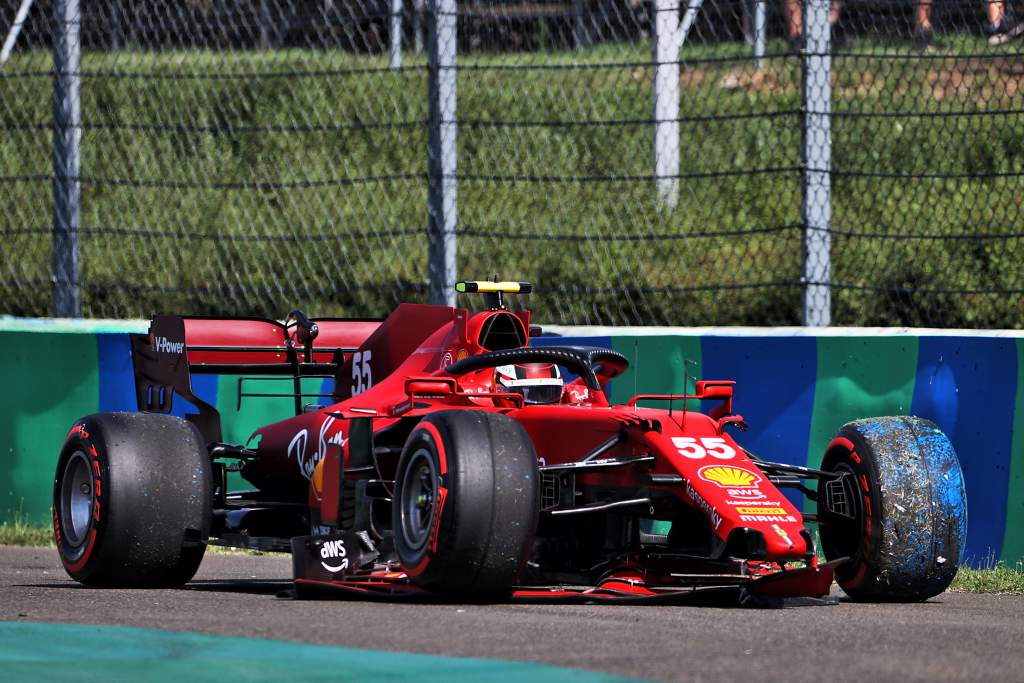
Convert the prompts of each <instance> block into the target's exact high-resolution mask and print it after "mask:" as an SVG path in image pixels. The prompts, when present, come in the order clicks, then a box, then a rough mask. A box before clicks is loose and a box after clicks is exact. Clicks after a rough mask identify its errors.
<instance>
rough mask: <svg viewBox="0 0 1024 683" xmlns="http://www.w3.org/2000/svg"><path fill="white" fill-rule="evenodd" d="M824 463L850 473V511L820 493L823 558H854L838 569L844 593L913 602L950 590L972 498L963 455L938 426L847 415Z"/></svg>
mask: <svg viewBox="0 0 1024 683" xmlns="http://www.w3.org/2000/svg"><path fill="white" fill-rule="evenodd" d="M821 469H823V470H826V471H830V472H847V473H850V474H851V475H852V477H853V483H854V487H853V491H854V492H855V495H854V496H853V497H852V500H849V501H847V502H846V503H845V506H846V510H845V511H846V513H847V514H846V515H842V514H837V513H836V512H835V511H834V510H829V509H828V505H827V504H826V502H825V497H819V500H818V514H819V518H820V520H821V523H820V533H821V545H822V550H823V552H824V554H825V557H826V559H829V560H833V559H838V558H840V557H849V558H850V561H849V562H846V563H844V564H842V565H841V566H839V567H838V568H837V570H836V581H837V582H838V583H839V586H840V587H841V588H842V589H843V590H844V591H845V592H846V594H847V595H849V596H850V597H851V598H853V599H855V600H864V601H904V602H910V601H917V600H927V599H928V598H930V597H933V596H935V595H938V594H939V593H941V592H942V591H944V590H946V588H947V587H948V586H949V584H950V582H952V581H953V577H954V576H956V571H957V566H958V564H959V560H960V554H961V551H962V549H963V544H964V542H965V541H966V540H967V500H966V495H965V492H964V482H963V474H962V473H961V470H960V462H959V461H958V460H957V457H956V453H955V452H954V451H953V446H952V444H950V442H949V439H948V438H946V435H945V434H943V433H942V432H941V431H940V430H939V428H938V427H936V426H935V425H934V424H932V423H931V422H929V421H928V420H922V419H921V418H917V417H877V418H871V419H867V420H857V421H855V422H850V423H848V424H846V425H844V426H843V428H842V429H840V430H839V433H838V434H837V435H836V438H835V439H833V440H832V443H830V444H829V447H828V450H827V451H826V453H825V458H824V460H823V461H822V465H821ZM843 498H844V500H845V499H846V498H849V496H848V495H847V494H843Z"/></svg>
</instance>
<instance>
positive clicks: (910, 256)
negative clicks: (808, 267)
mask: <svg viewBox="0 0 1024 683" xmlns="http://www.w3.org/2000/svg"><path fill="white" fill-rule="evenodd" d="M16 5H17V3H16V2H13V0H0V29H3V33H4V35H6V34H7V30H6V29H7V28H8V26H9V24H8V22H9V21H10V19H11V18H12V17H13V16H14V12H15V9H16ZM84 6H85V15H84V17H83V20H82V23H81V31H82V46H83V56H82V62H81V69H80V72H81V73H80V75H81V106H82V123H81V131H82V145H81V153H82V160H81V172H80V178H79V180H80V183H81V189H82V203H81V219H80V220H81V223H80V227H79V231H78V234H79V238H80V245H81V264H82V267H81V292H82V309H83V314H84V315H86V316H90V317H147V316H149V315H151V314H153V313H156V312H182V313H184V312H190V313H207V314H214V313H215V314H259V315H268V316H273V317H279V316H282V315H283V314H284V313H285V312H286V311H287V310H289V309H290V308H293V307H295V306H301V307H303V308H305V309H307V310H308V311H309V312H310V313H312V314H316V315H339V314H342V315H372V316H379V315H383V314H385V313H386V312H387V310H388V309H389V308H390V307H391V306H392V305H394V304H395V303H397V302H398V301H402V300H425V298H426V296H427V291H428V269H427V254H428V231H427V224H428V202H427V199H428V184H429V179H428V153H427V147H428V137H429V117H430V113H429V107H428V80H429V73H430V67H429V65H428V60H427V57H426V54H425V52H423V51H417V44H420V45H421V46H425V45H426V39H427V38H426V37H427V36H428V33H429V32H428V30H427V29H428V28H429V26H430V18H431V17H430V13H429V11H428V10H429V7H427V6H426V5H420V4H419V3H414V2H412V0H407V1H406V2H405V3H404V5H403V6H402V14H401V19H402V21H401V26H402V36H401V37H402V40H401V48H402V49H401V54H400V65H399V64H398V63H396V62H395V58H394V57H395V55H394V53H393V52H392V51H391V50H390V46H389V40H390V27H391V25H392V24H391V20H390V13H391V9H390V7H391V3H390V2H369V1H367V2H359V0H353V1H352V2H339V1H338V0H334V1H323V2H316V3H306V2H288V1H287V0H266V1H265V2H230V3H229V2H224V1H220V0H209V1H207V2H204V1H197V2H194V3H189V2H155V1H153V0H151V1H145V2H133V3H128V2H122V3H118V2H114V1H112V0H106V1H105V2H90V3H85V5H84ZM457 7H458V17H457V19H458V24H457V25H458V33H459V37H458V46H459V54H458V69H457V98H458V110H457V120H458V147H457V160H458V167H457V173H456V178H457V181H458V203H457V206H458V224H457V229H456V235H457V240H458V256H457V265H458V273H459V275H460V276H461V277H489V276H491V275H494V274H498V275H500V276H502V277H509V278H521V279H528V280H532V281H535V282H536V283H537V285H538V292H539V295H538V296H536V297H534V301H533V302H532V303H533V306H534V308H535V310H536V311H537V313H536V315H537V317H538V318H539V319H540V320H542V321H548V322H559V323H580V324H585V323H607V324H638V323H639V324H693V325H704V324H769V325H774V324H799V323H800V322H801V311H802V308H801V307H802V296H803V292H804V287H805V284H806V282H805V281H804V270H803V262H802V249H803V240H804V237H805V227H806V226H805V224H804V218H803V214H802V212H801V202H802V198H803V192H804V185H803V179H804V177H805V173H806V171H807V170H808V167H809V166H810V167H813V165H814V163H815V161H814V160H813V159H811V160H805V159H804V158H803V156H802V153H801V145H802V140H803V121H804V115H805V111H804V110H805V107H804V105H803V104H802V99H801V92H802V87H803V78H804V76H803V73H802V68H801V67H802V62H804V61H806V60H807V59H808V56H809V55H808V53H807V51H806V50H805V51H804V53H803V54H802V55H801V54H793V53H792V52H791V51H790V50H791V47H790V45H789V44H788V43H787V42H786V41H785V40H784V38H785V34H786V31H787V24H786V21H785V13H784V12H783V11H782V7H781V6H780V4H778V3H775V2H772V3H768V4H767V5H765V9H766V10H767V16H768V23H767V40H766V42H765V43H764V48H765V55H764V57H763V61H762V62H761V66H760V68H759V67H758V65H757V60H755V57H754V54H753V53H754V48H753V47H752V46H751V45H750V44H749V42H748V41H747V40H746V39H745V34H747V35H749V34H750V33H751V28H750V27H751V21H752V17H754V16H755V14H754V12H753V9H751V8H750V7H747V6H745V5H744V4H742V3H734V2H723V3H711V2H709V3H708V4H706V5H704V6H702V7H701V9H700V12H699V13H698V14H697V22H696V23H695V24H694V26H693V29H692V30H691V31H690V32H689V34H688V35H687V38H686V42H685V45H684V46H683V48H682V51H681V52H680V56H679V63H680V74H679V114H678V117H677V120H678V122H679V127H680V135H679V164H680V167H679V171H678V174H676V176H675V177H676V179H677V180H678V200H677V203H676V204H675V206H672V205H671V204H667V203H666V201H665V199H664V197H663V196H662V195H660V194H659V191H658V187H657V184H656V182H655V181H654V178H653V176H652V170H653V167H654V162H653V152H652V148H653V144H654V109H653V106H654V105H653V100H652V97H653V95H652V90H653V87H654V85H653V84H654V80H655V71H656V69H657V66H658V65H657V64H656V63H655V60H654V57H653V52H652V31H653V26H652V21H653V18H652V17H653V14H654V12H653V6H652V5H651V4H650V3H642V2H632V1H630V0H615V1H612V0H587V2H582V1H579V2H572V1H565V2H497V1H491V2H486V1H484V0H480V1H478V2H468V1H464V2H459V3H458V5H457ZM745 7H746V9H745ZM913 12H914V8H913V7H912V6H910V5H904V4H898V3H894V2H890V1H889V0H886V1H885V2H881V1H876V2H872V3H870V4H864V3H858V4H849V5H848V7H846V8H844V10H843V14H842V15H841V18H840V23H839V24H838V26H837V27H836V29H835V31H836V32H835V34H834V35H833V41H834V44H833V48H832V60H831V68H832V74H831V110H832V118H831V142H832V146H831V154H832V160H831V172H830V174H829V176H830V178H831V225H830V229H829V234H830V236H831V248H830V255H831V282H830V287H831V291H832V314H831V320H832V323H833V324H845V325H923V326H950V327H1016V326H1018V325H1020V324H1021V323H1022V322H1024V305H1022V303H1021V296H1020V295H1021V293H1022V291H1024V281H1022V272H1024V271H1022V268H1021V266H1020V264H1021V263H1022V260H1024V245H1022V243H1021V236H1022V234H1024V230H1022V228H1021V225H1022V224H1024V220H1022V219H1024V210H1022V202H1024V184H1022V182H1021V181H1022V174H1024V136H1022V135H1021V134H1020V131H1021V130H1024V92H1022V90H1024V60H1022V59H1021V57H1022V53H1021V49H1022V45H1024V40H1011V41H1009V42H1007V43H1006V44H1004V45H999V46H990V45H989V40H988V39H987V37H986V36H985V35H984V34H983V33H982V25H983V23H984V21H985V7H984V6H983V5H982V4H981V2H980V1H978V2H974V1H972V2H968V1H966V0H956V2H941V3H936V4H935V5H934V10H933V12H932V17H931V19H932V22H933V25H934V30H935V35H936V39H935V41H934V42H933V44H932V45H931V46H929V47H928V48H927V49H925V50H921V51H915V50H913V49H912V39H911V35H910V34H911V33H912V32H913V29H914V22H913V16H914V15H913ZM52 15H53V10H52V7H51V4H50V3H49V2H43V1H40V2H37V3H36V5H35V6H34V7H33V9H32V11H31V12H30V15H29V20H28V22H27V23H26V24H25V26H24V30H23V32H22V35H21V36H20V38H19V41H18V44H17V47H16V48H15V50H14V52H13V54H12V55H11V57H10V60H9V61H8V62H7V63H6V64H4V65H3V66H2V67H0V130H2V131H3V132H2V135H0V188H2V193H3V196H4V198H5V202H4V205H5V208H6V210H5V211H3V212H2V213H0V254H2V256H0V313H6V314H14V315H47V314H49V313H50V312H51V310H52V308H51V296H52V277H53V265H52V256H51V251H52V239H51V232H52V225H53V220H54V219H53V182H54V170H53V164H52V158H53V151H52V128H53V123H54V114H53V66H52V56H51V53H50V40H51V38H50V34H51V30H52V27H53V21H52ZM919 47H920V46H919Z"/></svg>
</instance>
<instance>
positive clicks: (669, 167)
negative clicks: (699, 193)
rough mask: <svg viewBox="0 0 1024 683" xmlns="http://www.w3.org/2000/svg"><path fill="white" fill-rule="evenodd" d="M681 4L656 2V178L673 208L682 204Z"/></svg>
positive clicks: (665, 201)
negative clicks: (680, 187)
mask: <svg viewBox="0 0 1024 683" xmlns="http://www.w3.org/2000/svg"><path fill="white" fill-rule="evenodd" d="M677 43H680V44H681V41H680V40H679V1H678V0H655V2H654V61H655V67H654V177H655V182H656V183H657V187H658V198H659V199H660V200H661V202H662V204H664V205H665V206H666V207H668V208H669V209H674V208H675V207H676V203H677V202H678V201H679V47H680V46H681V45H679V44H677Z"/></svg>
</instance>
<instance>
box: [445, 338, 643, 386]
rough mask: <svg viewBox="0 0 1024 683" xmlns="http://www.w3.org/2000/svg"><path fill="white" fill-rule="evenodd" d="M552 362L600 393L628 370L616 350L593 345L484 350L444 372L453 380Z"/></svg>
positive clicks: (452, 365) (454, 364) (623, 357)
mask: <svg viewBox="0 0 1024 683" xmlns="http://www.w3.org/2000/svg"><path fill="white" fill-rule="evenodd" d="M526 363H552V364H554V365H561V366H562V367H564V368H566V369H567V370H569V371H570V372H572V373H574V374H576V375H579V376H580V378H581V379H582V380H583V383H584V384H585V385H586V386H587V388H588V389H592V390H594V391H601V385H602V384H604V383H605V382H607V381H608V380H610V379H615V378H616V377H618V376H619V375H621V374H622V373H623V372H625V371H626V368H628V367H629V360H627V359H626V357H625V356H623V355H622V354H621V353H619V352H618V351H612V350H611V349H602V348H599V347H596V346H528V347H523V348H518V349H502V350H501V351H488V352H487V353H480V354H477V355H475V356H470V357H469V358H465V359H463V360H460V361H458V362H457V363H452V364H451V365H449V366H448V367H446V368H444V371H445V372H446V373H447V374H449V375H451V376H454V377H458V376H459V375H465V374H466V373H469V372H476V371H477V370H483V369H485V368H495V367H498V366H499V365H524V364H526Z"/></svg>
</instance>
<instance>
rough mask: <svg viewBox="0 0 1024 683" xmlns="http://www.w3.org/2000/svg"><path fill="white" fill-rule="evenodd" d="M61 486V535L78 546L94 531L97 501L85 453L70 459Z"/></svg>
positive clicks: (71, 543) (77, 452)
mask: <svg viewBox="0 0 1024 683" xmlns="http://www.w3.org/2000/svg"><path fill="white" fill-rule="evenodd" d="M61 482H62V483H61V490H60V512H61V515H60V518H61V533H62V535H63V536H64V538H65V539H66V540H67V542H68V543H69V544H70V545H72V546H78V545H81V544H82V542H83V541H85V538H86V536H87V535H88V534H89V529H90V528H91V527H92V509H93V506H94V500H95V495H94V494H95V491H94V490H93V483H92V471H91V469H90V467H89V460H88V458H86V457H85V453H84V452H82V451H75V452H74V453H73V454H72V455H71V457H70V458H68V462H67V464H66V465H65V466H64V476H63V478H62V480H61Z"/></svg>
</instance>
